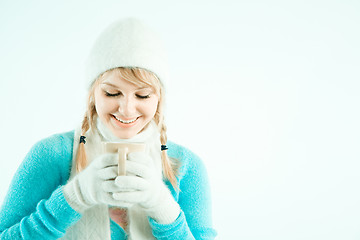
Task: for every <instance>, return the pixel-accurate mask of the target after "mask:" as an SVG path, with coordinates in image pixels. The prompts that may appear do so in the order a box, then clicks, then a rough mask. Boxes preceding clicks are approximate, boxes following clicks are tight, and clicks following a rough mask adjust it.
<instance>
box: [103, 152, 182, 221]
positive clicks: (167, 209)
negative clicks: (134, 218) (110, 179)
mask: <svg viewBox="0 0 360 240" xmlns="http://www.w3.org/2000/svg"><path fill="white" fill-rule="evenodd" d="M128 158H129V160H127V161H126V169H127V173H128V175H127V176H118V177H117V178H116V179H115V184H116V185H117V186H118V192H114V193H113V197H114V199H116V200H118V204H121V205H123V204H139V205H140V206H141V207H142V208H143V209H144V210H145V212H146V213H147V215H148V216H149V217H151V218H153V219H154V220H156V221H157V222H158V223H160V224H169V223H172V222H174V221H175V220H176V219H177V217H178V216H179V214H180V206H179V204H178V203H177V202H176V201H175V199H174V198H173V196H172V195H171V192H170V190H169V189H168V188H167V186H166V185H165V184H164V182H163V181H162V177H160V176H159V174H157V171H156V169H155V167H154V166H153V161H152V159H151V158H150V157H149V156H147V155H146V154H145V153H143V152H136V153H130V154H129V157H128ZM108 190H109V189H108Z"/></svg>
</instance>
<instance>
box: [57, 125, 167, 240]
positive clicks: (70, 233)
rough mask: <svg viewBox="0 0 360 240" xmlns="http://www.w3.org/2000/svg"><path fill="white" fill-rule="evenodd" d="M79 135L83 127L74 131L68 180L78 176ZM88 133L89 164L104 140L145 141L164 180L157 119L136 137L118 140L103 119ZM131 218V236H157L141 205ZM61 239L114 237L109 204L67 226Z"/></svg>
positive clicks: (130, 211) (135, 239) (106, 239)
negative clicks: (154, 234)
mask: <svg viewBox="0 0 360 240" xmlns="http://www.w3.org/2000/svg"><path fill="white" fill-rule="evenodd" d="M80 135H81V128H78V129H76V130H75V136H74V144H73V162H72V163H73V164H72V169H71V173H70V178H69V180H70V179H72V178H73V177H74V176H75V175H76V166H75V160H76V159H75V158H76V153H77V149H78V147H79V139H80ZM85 136H86V144H85V149H86V154H87V159H88V162H89V163H90V162H91V161H92V160H93V159H95V158H96V157H97V156H99V155H100V154H102V147H101V142H103V141H108V142H126V143H129V142H131V143H135V142H138V143H140V142H142V143H145V144H146V147H145V152H146V153H148V154H149V155H150V156H151V158H152V159H153V164H154V166H155V167H156V169H158V176H159V178H161V179H162V164H161V150H160V149H161V143H160V133H159V130H158V127H157V125H156V123H155V122H154V121H152V122H150V123H149V125H148V126H147V127H146V129H144V130H143V131H142V132H141V133H139V134H137V135H136V136H134V137H133V138H130V139H119V138H117V137H116V136H114V135H113V134H112V133H111V131H110V130H109V129H107V127H106V126H104V124H103V123H102V122H101V121H100V120H98V119H96V129H93V130H91V129H90V130H89V131H87V132H86V134H85ZM128 217H129V219H128V221H129V223H128V235H129V237H128V239H132V240H138V239H140V240H143V239H144V240H145V239H155V237H154V236H153V235H152V230H151V227H150V225H149V220H148V218H147V216H146V214H145V212H144V211H143V210H142V209H141V208H140V207H139V206H137V205H134V206H133V207H131V208H129V209H128ZM61 239H66V240H70V239H71V240H97V239H99V240H111V233H110V217H109V207H108V206H107V205H96V206H94V207H92V208H90V209H88V210H86V211H85V212H84V214H83V215H82V217H81V219H80V220H79V221H78V222H77V223H75V224H74V225H73V226H71V227H70V228H68V230H67V231H66V234H65V236H64V237H63V238H61Z"/></svg>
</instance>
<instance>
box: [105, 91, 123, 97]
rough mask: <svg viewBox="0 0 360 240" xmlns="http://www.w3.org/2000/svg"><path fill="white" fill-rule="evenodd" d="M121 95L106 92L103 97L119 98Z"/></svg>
mask: <svg viewBox="0 0 360 240" xmlns="http://www.w3.org/2000/svg"><path fill="white" fill-rule="evenodd" d="M120 94H121V93H109V92H106V91H105V95H106V96H108V97H116V96H119V95H120Z"/></svg>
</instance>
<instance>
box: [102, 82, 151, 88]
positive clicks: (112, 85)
mask: <svg viewBox="0 0 360 240" xmlns="http://www.w3.org/2000/svg"><path fill="white" fill-rule="evenodd" d="M101 84H105V85H109V86H111V87H113V88H117V89H120V87H119V86H116V85H114V84H112V83H108V82H102V83H101ZM143 89H151V87H142V88H137V89H136V90H143Z"/></svg>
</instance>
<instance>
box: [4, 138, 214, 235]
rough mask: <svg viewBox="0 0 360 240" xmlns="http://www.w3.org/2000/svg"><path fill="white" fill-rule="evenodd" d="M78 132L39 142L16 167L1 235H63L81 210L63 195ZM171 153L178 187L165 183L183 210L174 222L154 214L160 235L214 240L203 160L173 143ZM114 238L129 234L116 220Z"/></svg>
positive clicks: (113, 231) (6, 202)
mask: <svg viewBox="0 0 360 240" xmlns="http://www.w3.org/2000/svg"><path fill="white" fill-rule="evenodd" d="M73 141H74V131H71V132H67V133H63V134H56V135H53V136H51V137H49V138H46V139H44V140H41V141H39V142H38V143H37V144H35V146H34V147H33V148H32V149H31V150H30V152H29V153H28V154H27V156H26V157H25V159H24V161H23V162H22V164H21V165H20V167H19V169H18V170H17V172H16V174H15V176H14V178H13V180H12V182H11V184H10V187H9V191H8V193H7V195H6V197H5V199H4V202H3V205H2V207H1V210H0V239H9V240H10V239H11V240H14V239H32V240H34V239H47V240H50V239H58V238H60V237H62V236H63V235H64V234H65V232H66V229H67V228H68V227H70V226H71V225H73V224H74V223H76V222H77V221H78V220H79V219H80V218H81V215H80V214H79V213H77V212H76V211H75V210H73V209H72V208H71V207H70V205H69V204H68V203H67V201H66V200H65V198H64V194H63V191H62V186H63V185H65V184H66V182H67V180H68V178H69V176H70V170H71V163H72V148H73ZM168 147H169V150H168V155H169V156H170V157H173V158H176V159H178V160H180V162H181V168H180V175H179V177H178V187H179V189H180V192H176V191H174V189H173V188H172V186H171V184H170V183H169V182H166V184H167V186H168V188H169V189H170V190H171V192H172V194H173V196H174V198H175V200H176V201H177V202H178V203H179V205H180V208H181V213H180V215H179V217H178V218H177V219H176V221H175V222H174V223H171V224H166V225H162V224H158V223H157V222H156V221H154V220H152V219H149V221H150V226H151V228H152V231H153V234H154V236H155V237H156V238H157V239H182V240H183V239H214V238H215V236H216V232H215V230H214V229H213V227H212V220H211V219H212V217H211V200H210V189H209V184H208V177H207V173H206V169H205V167H204V165H203V163H202V162H201V160H200V159H199V158H198V157H197V156H196V155H195V154H193V153H192V152H190V151H189V150H187V149H186V148H184V147H182V146H179V145H177V144H174V143H171V142H169V143H168ZM111 237H112V239H126V238H127V237H126V234H125V232H124V230H123V229H122V228H121V227H120V226H119V225H117V224H116V223H115V222H113V221H111Z"/></svg>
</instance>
